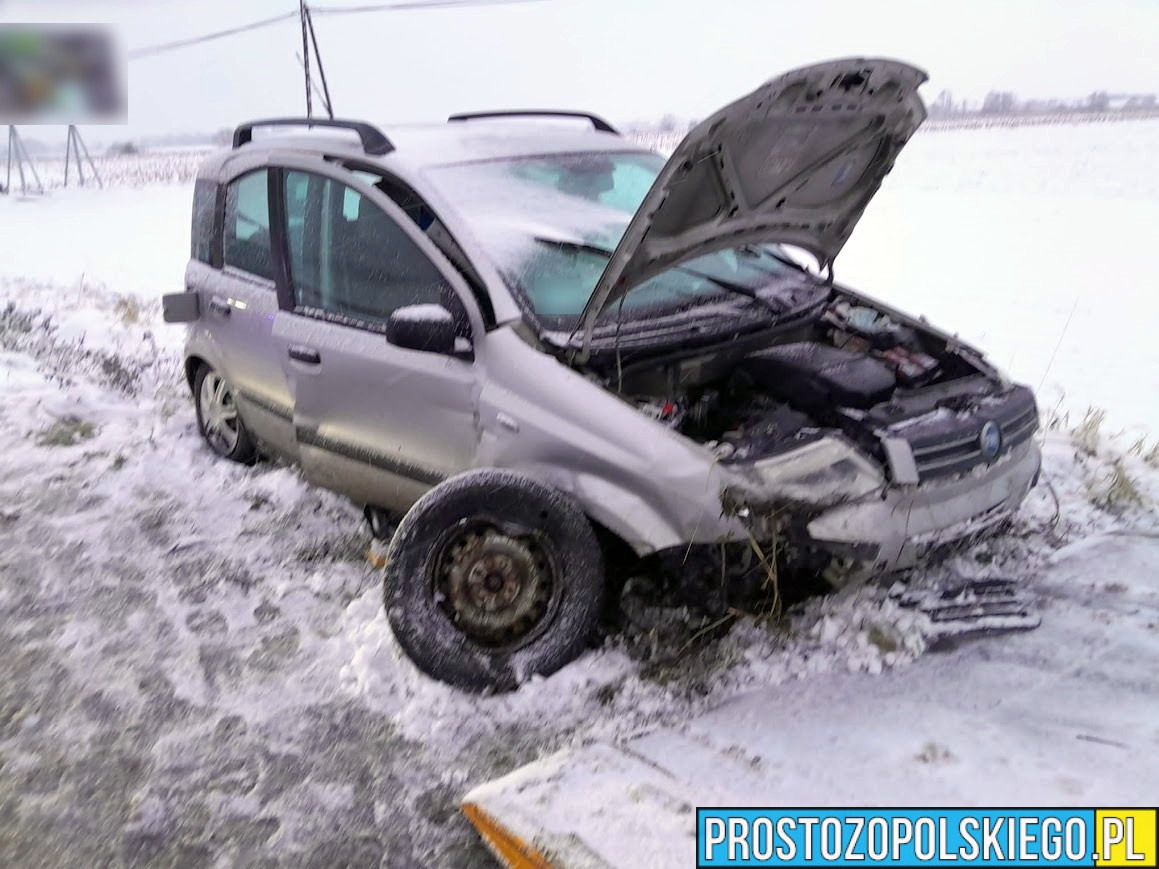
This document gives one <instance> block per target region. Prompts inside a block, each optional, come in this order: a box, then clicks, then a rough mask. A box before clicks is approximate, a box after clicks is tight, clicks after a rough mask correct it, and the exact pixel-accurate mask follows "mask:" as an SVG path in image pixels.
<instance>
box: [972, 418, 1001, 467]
mask: <svg viewBox="0 0 1159 869" xmlns="http://www.w3.org/2000/svg"><path fill="white" fill-rule="evenodd" d="M978 443H979V444H980V445H981V447H982V455H983V456H984V457H985V458H987V459H992V458H994V457H995V456H996V455H998V451H999V450H1000V449H1002V430H1001V429H1000V428H998V423H996V422H994V420H990V422H988V423H986V424H985V425H984V426H982V434H981V435H979V436H978Z"/></svg>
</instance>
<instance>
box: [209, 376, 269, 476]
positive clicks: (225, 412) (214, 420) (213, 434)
mask: <svg viewBox="0 0 1159 869" xmlns="http://www.w3.org/2000/svg"><path fill="white" fill-rule="evenodd" d="M193 405H194V407H195V408H196V409H197V430H198V431H199V432H201V436H202V437H203V438H204V439H205V442H206V443H207V444H208V445H209V448H210V449H211V450H213V451H214V452H215V453H217V454H218V455H219V456H221V457H222V458H225V459H229V460H231V461H234V462H241V463H242V464H245V465H248V464H251V463H252V462H253V461H254V459H255V458H256V457H257V450H256V448H255V447H254V442H253V438H252V437H250V433H249V430H248V429H247V428H246V427H245V423H244V422H242V418H241V414H240V413H239V412H238V408H237V393H236V392H235V391H234V389H233V387H232V386H230V385H229V383H228V382H226V380H225V378H224V377H222V376H221V374H219V373H218V372H217V370H216V369H214V368H212V367H211V366H209V365H202V366H201V367H200V368H198V369H197V376H196V377H194V379H193Z"/></svg>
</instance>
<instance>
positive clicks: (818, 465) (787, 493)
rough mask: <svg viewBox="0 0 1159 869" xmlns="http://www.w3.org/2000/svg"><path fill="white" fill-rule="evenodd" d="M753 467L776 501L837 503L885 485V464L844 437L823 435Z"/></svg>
mask: <svg viewBox="0 0 1159 869" xmlns="http://www.w3.org/2000/svg"><path fill="white" fill-rule="evenodd" d="M752 468H753V470H754V471H755V473H756V476H757V477H758V478H759V480H760V482H761V484H762V486H763V487H764V488H765V489H766V490H767V493H768V495H769V496H770V497H771V498H772V499H774V500H780V499H782V498H783V499H786V500H790V501H804V502H810V503H815V504H834V503H838V502H840V501H849V500H853V499H856V498H862V497H864V496H866V495H869V494H871V493H873V492H875V491H877V490H879V489H881V488H882V487H883V486H884V485H885V475H884V473H883V472H882V469H881V467H879V466H878V465H877V464H876V463H875V462H873V461H871V460H870V459H868V458H866V457H865V456H864V455H862V454H861V453H860V452H858V451H857V450H856V449H855V448H854V447H853V446H852V445H851V444H850V443H849V442H848V441H846V440H845V439H844V438H841V437H832V436H830V437H823V438H820V439H819V440H815V441H813V442H811V443H808V444H805V445H804V446H802V447H799V448H797V449H795V450H789V451H787V452H784V453H781V454H780V455H776V456H770V457H769V458H766V459H761V460H760V461H757V462H754V463H753V465H752Z"/></svg>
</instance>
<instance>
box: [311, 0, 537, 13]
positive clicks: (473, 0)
mask: <svg viewBox="0 0 1159 869" xmlns="http://www.w3.org/2000/svg"><path fill="white" fill-rule="evenodd" d="M539 2H541V0H402V2H397V3H371V4H369V5H365V6H315V5H314V4H310V11H311V12H313V13H315V14H316V15H358V14H361V13H364V12H399V11H402V10H406V9H433V8H439V7H455V6H508V5H511V4H513V3H539Z"/></svg>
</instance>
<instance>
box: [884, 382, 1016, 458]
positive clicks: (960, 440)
mask: <svg viewBox="0 0 1159 869" xmlns="http://www.w3.org/2000/svg"><path fill="white" fill-rule="evenodd" d="M990 420H993V421H994V422H995V423H996V424H997V425H998V429H999V431H1000V432H1001V433H1002V445H1001V447H1000V448H999V450H998V453H997V454H996V455H995V456H994V457H993V458H990V459H987V458H986V457H985V456H983V455H982V443H981V436H982V427H983V426H984V425H985V424H986V423H987V422H988V421H990ZM1037 428H1038V408H1037V407H1036V406H1035V404H1034V398H1033V396H1032V395H1031V394H1030V391H1029V390H1027V389H1024V388H1019V389H1017V390H1015V391H1014V392H1013V393H1011V395H1010V396H1009V397H1008V398H1007V399H1006V400H1005V401H1003V402H1001V403H1000V404H998V405H997V406H988V407H986V408H985V409H978V410H975V411H972V412H970V413H967V414H957V415H955V417H954V418H953V419H952V420H951V421H948V422H947V421H940V422H939V423H936V424H932V425H930V426H928V427H926V430H922V429H915V430H913V431H909V430H906V431H904V434H903V436H904V437H905V438H906V440H908V441H909V443H910V448H911V449H912V450H913V454H914V464H915V465H916V466H917V470H918V476H919V478H920V479H922V480H928V479H932V478H937V477H946V476H950V475H953V474H961V473H965V472H966V471H969V470H971V469H972V468H974V467H976V466H978V465H980V464H984V463H986V462H993V461H996V460H997V459H998V458H1000V457H1001V456H1003V455H1005V454H1006V453H1008V452H1009V451H1010V450H1012V449H1014V448H1015V447H1017V446H1018V445H1019V444H1021V443H1025V442H1026V441H1027V440H1028V439H1029V438H1030V437H1031V435H1033V434H1034V432H1035V431H1036V430H1037ZM931 429H936V430H931Z"/></svg>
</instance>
